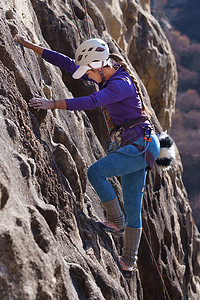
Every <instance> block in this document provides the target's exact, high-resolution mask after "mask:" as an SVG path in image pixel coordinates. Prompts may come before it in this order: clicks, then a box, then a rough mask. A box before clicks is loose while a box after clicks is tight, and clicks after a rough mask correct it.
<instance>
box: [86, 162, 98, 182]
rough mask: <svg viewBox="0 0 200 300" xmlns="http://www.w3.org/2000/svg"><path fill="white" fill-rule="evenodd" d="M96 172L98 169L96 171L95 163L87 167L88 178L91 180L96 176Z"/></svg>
mask: <svg viewBox="0 0 200 300" xmlns="http://www.w3.org/2000/svg"><path fill="white" fill-rule="evenodd" d="M95 173H96V171H95V166H94V164H93V165H91V166H90V167H89V168H88V169H87V177H88V179H89V181H90V182H91V181H92V178H94V177H95Z"/></svg>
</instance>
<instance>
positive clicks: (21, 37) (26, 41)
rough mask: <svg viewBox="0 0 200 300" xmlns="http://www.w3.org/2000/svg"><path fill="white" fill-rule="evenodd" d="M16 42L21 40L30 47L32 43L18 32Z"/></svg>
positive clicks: (21, 42)
mask: <svg viewBox="0 0 200 300" xmlns="http://www.w3.org/2000/svg"><path fill="white" fill-rule="evenodd" d="M14 41H15V42H19V43H20V44H22V46H24V47H28V46H29V45H30V42H29V41H28V40H27V39H26V38H25V37H24V36H22V35H19V34H16V35H15V37H14Z"/></svg>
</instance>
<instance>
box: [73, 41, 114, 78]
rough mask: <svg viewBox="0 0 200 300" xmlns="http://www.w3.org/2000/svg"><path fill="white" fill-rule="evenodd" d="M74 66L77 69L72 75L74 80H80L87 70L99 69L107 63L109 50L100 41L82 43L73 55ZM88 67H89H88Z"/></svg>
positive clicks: (105, 44) (104, 43)
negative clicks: (76, 66) (75, 65)
mask: <svg viewBox="0 0 200 300" xmlns="http://www.w3.org/2000/svg"><path fill="white" fill-rule="evenodd" d="M75 59H76V64H77V65H79V68H78V69H77V70H76V72H75V73H74V74H73V75H72V77H73V78H74V79H79V78H81V77H82V76H83V75H84V74H85V73H86V72H87V70H89V69H91V67H92V68H94V69H96V68H101V67H102V65H103V66H106V65H107V64H108V63H109V48H108V45H107V43H106V42H104V41H103V40H101V39H90V40H87V41H85V42H83V43H82V44H81V45H80V46H79V47H78V49H77V50H76V54H75ZM89 65H90V66H89Z"/></svg>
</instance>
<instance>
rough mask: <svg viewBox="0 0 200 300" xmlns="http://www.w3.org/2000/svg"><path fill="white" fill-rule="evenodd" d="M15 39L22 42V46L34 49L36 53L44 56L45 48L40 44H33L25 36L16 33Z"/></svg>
mask: <svg viewBox="0 0 200 300" xmlns="http://www.w3.org/2000/svg"><path fill="white" fill-rule="evenodd" d="M14 41H15V42H19V43H20V44H22V46H24V47H26V48H28V49H31V50H33V51H34V52H35V53H37V54H39V55H40V56H42V53H43V51H44V48H43V47H41V46H38V45H36V44H33V43H31V42H29V41H28V40H27V39H26V38H25V37H24V36H22V35H19V34H16V36H15V37H14Z"/></svg>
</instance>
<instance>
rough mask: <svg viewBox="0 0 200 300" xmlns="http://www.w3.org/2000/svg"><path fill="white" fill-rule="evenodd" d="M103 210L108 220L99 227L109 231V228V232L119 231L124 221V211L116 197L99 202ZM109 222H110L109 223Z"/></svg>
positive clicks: (122, 227)
mask: <svg viewBox="0 0 200 300" xmlns="http://www.w3.org/2000/svg"><path fill="white" fill-rule="evenodd" d="M101 204H102V206H103V208H104V210H105V211H106V218H107V221H109V222H107V221H106V222H103V223H101V224H103V225H102V226H101V227H102V229H104V230H105V231H109V228H111V229H112V230H111V231H109V232H113V229H114V231H115V232H116V231H117V232H118V231H119V232H121V230H123V229H124V227H125V225H126V222H125V216H124V213H123V211H122V209H121V207H120V204H119V201H118V199H117V197H116V198H115V199H113V200H111V201H107V202H101ZM109 223H110V224H109Z"/></svg>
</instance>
